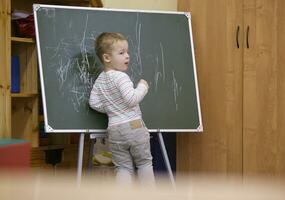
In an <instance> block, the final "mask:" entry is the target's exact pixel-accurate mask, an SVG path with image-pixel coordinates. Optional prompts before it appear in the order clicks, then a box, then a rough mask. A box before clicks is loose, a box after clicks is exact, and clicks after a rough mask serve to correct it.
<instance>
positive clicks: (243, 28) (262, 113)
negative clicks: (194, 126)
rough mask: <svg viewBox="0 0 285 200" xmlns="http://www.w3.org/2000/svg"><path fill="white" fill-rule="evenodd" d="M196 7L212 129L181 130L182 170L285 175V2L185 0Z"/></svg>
mask: <svg viewBox="0 0 285 200" xmlns="http://www.w3.org/2000/svg"><path fill="white" fill-rule="evenodd" d="M178 10H180V11H190V12H191V13H192V24H193V38H194V46H195V54H196V62H197V73H198V81H199V89H200V99H201V110H202V117H203V126H204V132H203V133H202V134H189V133H188V134H186V133H185V134H178V136H177V143H178V144H177V170H178V171H186V172H191V173H194V172H200V173H203V172H208V173H222V174H227V173H231V174H232V173H234V174H238V175H241V174H243V175H257V174H258V175H260V174H263V175H280V174H285V130H284V129H285V125H284V122H283V121H284V119H285V109H284V104H285V101H284V100H285V99H284V98H285V95H284V92H285V74H284V71H285V70H284V67H283V66H284V64H285V59H284V56H282V52H284V50H285V49H284V48H285V40H284V37H283V36H282V35H284V34H285V26H284V25H285V24H284V23H285V13H284V10H285V3H284V2H283V1H282V0H244V1H241V0H221V1H212V0H186V1H185V0H179V1H178Z"/></svg>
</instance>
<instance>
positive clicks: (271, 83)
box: [243, 0, 285, 175]
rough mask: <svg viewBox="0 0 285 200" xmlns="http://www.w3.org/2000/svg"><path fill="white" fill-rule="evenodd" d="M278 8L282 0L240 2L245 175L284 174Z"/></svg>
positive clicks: (283, 59) (284, 101) (283, 19)
mask: <svg viewBox="0 0 285 200" xmlns="http://www.w3.org/2000/svg"><path fill="white" fill-rule="evenodd" d="M284 10H285V1H284V0H244V33H245V37H246V38H245V44H244V45H245V47H244V88H243V90H244V95H243V102H244V103H243V105H244V107H243V124H244V128H243V141H244V145H243V168H244V174H245V175H280V174H283V175H285V68H284V65H285V56H284V52H285V39H284V35H285V12H284ZM247 38H248V39H247Z"/></svg>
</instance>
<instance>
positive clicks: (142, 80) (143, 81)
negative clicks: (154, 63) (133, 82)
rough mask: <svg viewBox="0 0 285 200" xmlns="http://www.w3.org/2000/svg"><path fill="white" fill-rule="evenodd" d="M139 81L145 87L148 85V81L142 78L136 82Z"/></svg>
mask: <svg viewBox="0 0 285 200" xmlns="http://www.w3.org/2000/svg"><path fill="white" fill-rule="evenodd" d="M140 83H142V84H144V85H145V86H146V87H147V88H148V87H149V86H148V83H147V82H146V81H145V80H144V79H141V80H140V81H139V83H138V84H140Z"/></svg>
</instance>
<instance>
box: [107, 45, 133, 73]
mask: <svg viewBox="0 0 285 200" xmlns="http://www.w3.org/2000/svg"><path fill="white" fill-rule="evenodd" d="M105 58H107V59H105V61H106V63H107V67H108V68H111V69H114V70H118V71H126V70H127V69H128V65H129V62H130V56H129V53H128V42H127V41H125V40H121V41H117V42H115V43H114V44H113V48H112V51H111V53H109V54H107V55H106V57H105Z"/></svg>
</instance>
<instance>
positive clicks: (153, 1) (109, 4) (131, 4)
mask: <svg viewBox="0 0 285 200" xmlns="http://www.w3.org/2000/svg"><path fill="white" fill-rule="evenodd" d="M102 3H103V6H104V7H105V8H119V9H142V10H169V11H176V10H177V0H136V1H134V0H102Z"/></svg>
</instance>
